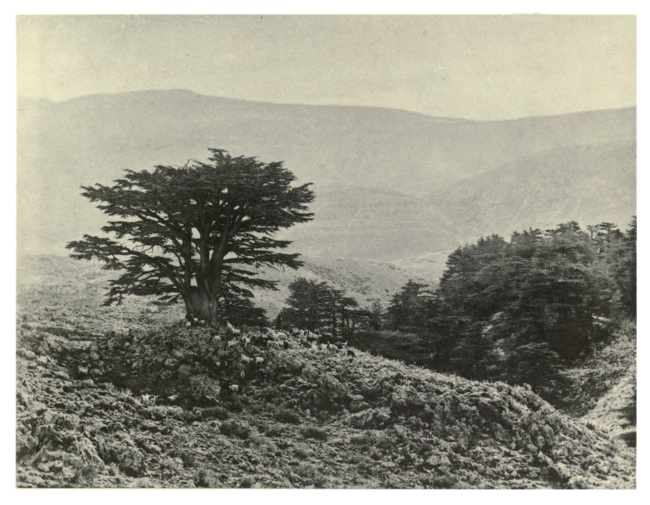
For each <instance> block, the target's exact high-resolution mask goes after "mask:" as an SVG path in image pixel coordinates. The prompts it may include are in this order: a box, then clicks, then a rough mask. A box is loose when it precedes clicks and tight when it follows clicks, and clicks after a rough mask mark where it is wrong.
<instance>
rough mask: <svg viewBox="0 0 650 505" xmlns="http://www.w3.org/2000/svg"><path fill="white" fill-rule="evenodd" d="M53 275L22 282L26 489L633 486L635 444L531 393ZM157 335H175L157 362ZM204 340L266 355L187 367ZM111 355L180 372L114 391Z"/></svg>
mask: <svg viewBox="0 0 650 505" xmlns="http://www.w3.org/2000/svg"><path fill="white" fill-rule="evenodd" d="M53 266H54V267H56V265H53ZM58 273H60V272H57V271H56V268H54V269H53V271H50V272H49V274H48V275H47V276H45V278H44V279H43V280H42V281H41V282H39V283H32V284H29V283H25V282H24V283H22V285H19V292H18V312H19V313H18V322H17V324H18V340H17V347H18V357H17V430H18V431H17V450H18V454H17V475H16V479H17V481H16V482H17V485H18V486H19V487H75V486H77V487H79V486H81V487H194V486H199V487H283V488H290V487H294V488H295V487H297V488H304V487H320V488H323V487H324V488H391V487H393V488H449V487H455V488H566V487H577V488H629V487H635V453H634V451H633V450H631V449H629V448H628V447H627V446H625V444H624V443H623V442H621V441H613V440H610V439H609V438H608V437H607V436H606V434H605V433H604V432H602V431H600V430H599V429H598V428H597V427H595V426H593V425H592V426H591V427H588V426H587V425H585V424H584V423H582V422H581V421H579V420H574V419H571V418H569V417H567V416H565V415H562V414H560V413H558V412H556V411H555V410H554V409H553V408H552V407H551V406H550V405H548V404H547V403H546V402H544V401H543V400H541V399H540V398H539V397H538V396H537V395H535V394H534V393H532V392H531V391H529V390H527V389H525V388H518V387H510V386H507V385H505V384H491V383H477V382H472V381H468V380H464V379H461V378H458V377H452V376H445V375H441V374H436V373H433V372H430V371H427V370H424V369H421V368H418V367H413V366H407V365H404V364H402V363H399V362H395V361H390V360H387V359H383V358H379V357H375V356H370V355H368V354H366V353H364V352H361V351H357V350H351V349H335V348H323V347H322V346H314V345H312V344H311V343H305V342H303V341H302V340H301V339H300V338H299V337H298V336H295V337H292V336H290V335H287V334H283V333H277V332H267V333H266V334H265V336H264V338H262V335H261V334H247V335H243V334H236V333H234V332H230V333H224V334H221V336H220V338H219V339H215V338H214V333H213V332H209V331H208V332H207V333H206V332H205V331H204V330H200V329H199V330H191V331H190V330H186V329H185V328H184V326H183V325H176V326H174V324H173V319H174V315H173V314H171V313H169V314H164V313H162V314H151V313H150V312H149V311H148V310H147V307H146V305H143V304H138V303H131V302H132V301H131V300H129V302H128V303H127V304H126V305H125V306H123V307H121V308H119V309H115V308H96V306H94V303H93V299H96V298H97V295H98V290H99V286H98V283H97V281H98V280H100V279H98V277H96V276H93V275H87V274H88V272H86V273H83V272H81V273H80V276H79V277H78V278H65V277H63V276H61V275H57V274H58ZM80 281H82V282H80ZM156 328H158V330H155V329H156ZM129 330H130V331H129ZM154 330H155V332H154V333H152V331H154ZM111 332H112V333H111ZM197 332H198V333H197ZM202 332H203V333H202ZM147 335H154V336H155V335H167V337H165V338H164V339H163V340H161V342H163V343H165V342H168V343H169V344H165V345H166V346H167V347H165V348H162V347H161V348H159V350H158V351H155V350H154V351H153V352H154V355H152V356H150V357H148V354H147V353H148V352H149V351H148V347H147V345H144V344H143V342H145V341H147V339H148V338H149V337H148V336H147ZM196 335H199V336H201V335H204V336H205V337H207V340H205V339H204V340H201V342H203V343H202V344H201V345H200V346H198V347H195V348H193V349H194V350H193V351H192V352H194V353H195V354H192V356H197V354H196V353H201V355H202V356H207V357H209V356H211V355H212V354H214V355H215V356H217V355H218V356H223V358H220V359H221V360H228V359H231V358H233V357H234V358H237V357H238V356H239V355H242V356H244V355H249V356H258V357H262V356H263V357H264V358H263V365H261V366H260V367H259V368H252V367H253V365H250V364H248V365H247V364H246V363H247V362H246V361H245V360H244V359H243V358H242V359H241V360H239V359H237V360H236V362H237V366H236V367H235V368H232V369H231V368H228V367H226V368H223V370H225V371H223V372H222V371H217V370H216V369H206V367H210V366H217V367H218V368H219V367H220V365H206V363H214V362H206V361H205V360H204V361H202V362H201V363H202V364H201V363H199V362H198V361H195V362H187V361H183V360H184V359H186V358H187V356H190V351H191V349H190V347H188V346H190V345H191V344H192V342H195V340H192V339H193V338H195V337H196ZM250 337H256V338H257V339H261V340H259V341H256V342H254V343H253V344H251V343H250V342H247V340H246V339H247V338H250ZM134 338H136V339H137V342H139V343H137V344H136V340H134ZM143 338H144V340H142V339H143ZM98 342H104V344H102V347H101V348H98V347H97V343H98ZM127 344H128V345H127ZM134 346H135V347H134ZM206 346H207V347H206ZM93 349H100V350H93ZM109 351H110V353H111V354H106V353H107V352H109ZM98 353H99V354H98ZM206 353H207V354H206ZM111 355H113V356H116V357H117V358H116V360H114V361H113V362H116V363H118V364H120V365H128V364H129V363H143V362H144V363H149V360H151V359H156V360H159V361H161V364H160V365H156V366H152V367H151V370H154V371H155V373H156V374H165V373H169V374H171V376H173V377H176V378H178V381H177V382H173V383H170V384H168V385H167V386H161V384H156V383H146V382H139V383H138V384H136V385H135V386H134V387H135V389H134V391H130V390H125V389H122V386H120V387H115V386H113V385H112V384H110V383H106V382H104V381H105V380H107V379H108V378H110V377H113V376H112V375H111V373H112V372H111V365H110V363H111V360H110V356H111ZM167 356H169V357H167ZM172 356H174V357H175V358H173V359H171V357H172ZM138 360H140V361H138ZM255 362H257V361H255ZM179 363H185V364H183V365H179ZM232 363H234V361H232ZM131 370H132V372H131V375H133V376H134V377H135V376H137V377H139V379H138V380H140V381H143V380H144V378H146V375H143V373H144V372H141V371H139V370H140V368H135V367H132V368H131ZM219 370H222V368H219ZM242 372H243V373H242ZM197 374H198V375H197ZM206 374H208V375H210V374H212V376H214V377H217V379H218V381H221V382H218V383H215V379H210V380H208V379H206V378H205V377H206ZM197 377H204V379H202V381H203V382H201V381H199V383H201V384H203V383H210V381H212V383H213V384H214V386H212V387H211V388H210V389H209V390H208V392H209V393H210V395H214V396H207V395H208V393H206V392H205V391H206V390H205V388H203V389H202V388H199V389H198V390H196V389H189V390H188V389H187V388H188V387H190V388H194V386H193V384H195V383H196V381H197V380H198V379H197ZM126 380H127V381H128V380H129V374H127V376H126ZM234 385H236V386H237V387H236V388H233V387H232V386H234ZM156 387H165V388H169V389H168V390H158V389H155V388H156ZM142 388H148V389H149V390H150V393H154V394H156V395H157V396H153V395H152V394H150V393H147V392H146V390H143V389H142ZM188 391H190V392H191V391H197V393H196V395H198V396H196V395H195V394H194V393H191V395H192V396H191V397H190V396H187V395H188V393H187V392H188ZM215 396H216V397H215Z"/></svg>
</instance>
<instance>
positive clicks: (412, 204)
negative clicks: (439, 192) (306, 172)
mask: <svg viewBox="0 0 650 505" xmlns="http://www.w3.org/2000/svg"><path fill="white" fill-rule="evenodd" d="M311 210H312V212H314V213H315V215H316V216H317V217H316V219H315V220H314V221H312V222H310V223H306V224H303V225H301V226H296V227H294V228H292V229H290V230H288V231H287V232H286V233H284V234H283V235H284V236H286V238H288V239H290V240H292V241H293V242H294V243H293V244H292V248H293V249H295V250H296V251H300V252H301V253H304V254H305V255H307V256H310V257H325V258H328V257H329V258H332V257H334V258H336V257H349V258H367V259H373V260H380V261H391V260H395V259H398V258H402V257H404V256H405V255H407V256H408V255H412V254H414V253H420V254H421V253H425V252H429V251H438V250H445V249H448V248H449V247H451V246H453V245H454V244H456V243H457V240H456V238H455V232H454V230H453V228H452V227H451V226H450V225H449V223H447V222H446V216H445V213H444V212H440V211H439V209H438V208H437V207H436V206H434V205H430V204H428V203H427V202H426V201H423V200H421V199H418V198H415V197H412V196H407V195H404V194H401V193H398V192H396V191H393V190H390V189H384V188H377V187H365V188H364V187H354V186H329V187H327V188H325V189H323V190H321V191H319V192H318V193H317V197H316V200H315V201H314V203H313V204H312V206H311Z"/></svg>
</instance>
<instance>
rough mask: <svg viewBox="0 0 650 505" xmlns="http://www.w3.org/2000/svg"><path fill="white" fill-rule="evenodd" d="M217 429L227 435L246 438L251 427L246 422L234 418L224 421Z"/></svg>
mask: <svg viewBox="0 0 650 505" xmlns="http://www.w3.org/2000/svg"><path fill="white" fill-rule="evenodd" d="M219 430H220V431H221V433H223V434H224V435H226V436H227V437H237V438H242V439H247V438H248V437H250V434H251V428H250V426H249V425H248V424H246V423H245V422H243V421H237V420H235V419H231V420H229V421H224V422H223V423H222V424H221V426H220V427H219Z"/></svg>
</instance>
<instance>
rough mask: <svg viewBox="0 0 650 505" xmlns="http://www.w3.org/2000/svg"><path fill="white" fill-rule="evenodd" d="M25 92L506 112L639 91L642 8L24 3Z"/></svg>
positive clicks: (589, 106) (632, 101) (591, 106)
mask: <svg viewBox="0 0 650 505" xmlns="http://www.w3.org/2000/svg"><path fill="white" fill-rule="evenodd" d="M17 86H18V95H19V96H30V97H44V98H49V99H54V100H63V99H68V98H72V97H75V96H80V95H88V94H96V93H113V92H122V91H133V90H144V89H177V88H184V89H189V90H192V91H196V92H198V93H203V94H207V95H215V96H223V97H231V98H241V99H246V100H258V101H267V102H282V103H305V104H341V105H370V106H380V107H390V108H399V109H406V110H410V111H415V112H421V113H425V114H431V115H434V116H448V117H462V118H469V119H507V118H514V117H523V116H532V115H550V114H559V113H564V112H574V111H585V110H597V109H606V108H616V107H626V106H632V105H636V18H635V17H633V16H358V17H357V16H270V17H269V16H264V17H260V16H19V17H18V18H17Z"/></svg>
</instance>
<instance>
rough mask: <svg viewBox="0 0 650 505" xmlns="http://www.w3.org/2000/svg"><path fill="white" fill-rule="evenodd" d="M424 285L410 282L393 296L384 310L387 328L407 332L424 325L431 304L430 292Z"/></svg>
mask: <svg viewBox="0 0 650 505" xmlns="http://www.w3.org/2000/svg"><path fill="white" fill-rule="evenodd" d="M427 287H428V286H427V285H426V284H419V283H417V282H415V281H413V280H410V281H408V282H407V283H406V285H405V286H404V287H403V288H402V290H401V291H400V292H399V293H397V294H395V295H393V298H392V299H391V302H390V305H389V306H388V309H387V310H386V318H387V320H388V326H389V327H390V328H391V329H394V330H407V331H408V330H409V329H413V328H421V327H423V326H425V325H426V318H427V308H428V306H429V305H430V304H431V300H432V298H431V296H432V293H431V291H428V290H426V289H425V288H427Z"/></svg>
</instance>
